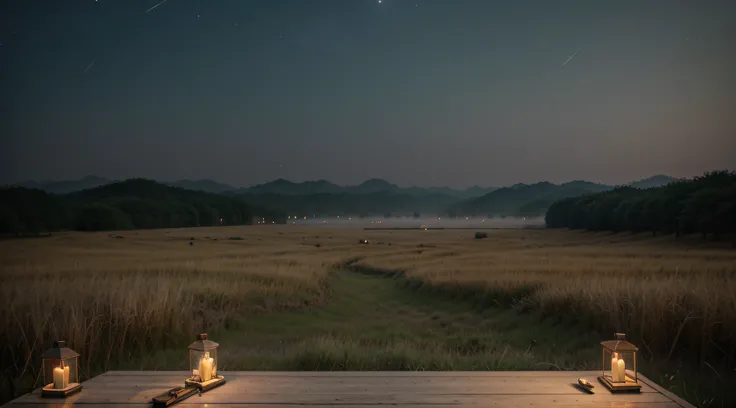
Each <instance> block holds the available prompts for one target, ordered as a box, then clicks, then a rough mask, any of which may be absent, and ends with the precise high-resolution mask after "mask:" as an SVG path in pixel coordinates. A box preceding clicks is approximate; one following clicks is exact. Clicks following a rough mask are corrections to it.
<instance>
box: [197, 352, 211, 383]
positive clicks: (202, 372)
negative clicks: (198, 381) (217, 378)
mask: <svg viewBox="0 0 736 408" xmlns="http://www.w3.org/2000/svg"><path fill="white" fill-rule="evenodd" d="M212 362H213V359H211V358H210V353H204V356H203V357H202V359H201V360H199V376H200V377H201V378H202V382H205V381H209V380H211V379H212Z"/></svg>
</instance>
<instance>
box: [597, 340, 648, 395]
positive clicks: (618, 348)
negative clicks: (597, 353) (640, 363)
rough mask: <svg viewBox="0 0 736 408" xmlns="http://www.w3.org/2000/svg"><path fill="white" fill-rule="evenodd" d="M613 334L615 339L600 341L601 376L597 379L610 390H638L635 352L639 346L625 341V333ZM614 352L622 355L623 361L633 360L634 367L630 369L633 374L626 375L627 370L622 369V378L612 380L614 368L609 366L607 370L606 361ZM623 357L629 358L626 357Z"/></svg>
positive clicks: (639, 387)
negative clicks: (620, 379)
mask: <svg viewBox="0 0 736 408" xmlns="http://www.w3.org/2000/svg"><path fill="white" fill-rule="evenodd" d="M615 336H616V340H606V341H602V342H601V347H602V351H601V353H602V359H601V360H602V361H601V376H600V377H598V381H600V382H601V383H602V384H603V385H605V386H606V388H608V389H609V390H610V391H611V392H621V391H640V390H641V384H640V383H639V371H638V368H637V365H636V353H637V352H638V351H639V348H638V347H636V346H635V345H633V344H631V343H629V342H628V341H626V335H625V334H624V333H616V334H615ZM614 353H615V354H618V355H619V356H622V359H623V360H624V361H627V360H630V361H633V363H634V367H633V370H630V371H631V372H633V376H630V375H628V374H627V371H629V370H626V369H624V372H623V376H624V380H623V381H614V378H613V369H614V368H613V367H610V369H609V370H606V361H610V360H611V358H612V357H613V354H614ZM625 357H629V358H628V359H627V358H625ZM607 371H608V373H607Z"/></svg>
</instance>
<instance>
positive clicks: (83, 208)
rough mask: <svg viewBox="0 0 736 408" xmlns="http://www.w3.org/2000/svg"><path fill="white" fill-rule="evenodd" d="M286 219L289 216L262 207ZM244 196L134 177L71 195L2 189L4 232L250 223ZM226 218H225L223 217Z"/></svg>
mask: <svg viewBox="0 0 736 408" xmlns="http://www.w3.org/2000/svg"><path fill="white" fill-rule="evenodd" d="M257 212H258V214H256V215H258V216H262V217H267V218H269V219H272V220H274V221H276V222H283V219H284V218H285V216H282V215H281V214H274V213H271V212H269V211H265V210H258V211H257ZM253 215H254V209H253V208H252V207H251V206H250V205H248V204H247V203H246V202H245V201H243V200H242V199H239V198H236V197H227V196H222V195H217V194H211V193H204V192H199V191H190V190H185V189H182V188H177V187H170V186H167V185H164V184H161V183H157V182H155V181H151V180H145V179H131V180H126V181H122V182H117V183H112V184H107V185H104V186H101V187H97V188H91V189H87V190H83V191H78V192H75V193H71V194H66V195H56V194H50V193H47V192H44V191H41V190H36V189H29V188H24V187H12V188H5V189H1V190H0V232H2V233H34V232H43V231H58V230H62V229H72V230H86V231H88V230H120V229H140V228H172V227H195V226H211V225H220V224H221V223H222V225H244V224H250V223H251V220H252V218H253ZM221 220H222V221H221Z"/></svg>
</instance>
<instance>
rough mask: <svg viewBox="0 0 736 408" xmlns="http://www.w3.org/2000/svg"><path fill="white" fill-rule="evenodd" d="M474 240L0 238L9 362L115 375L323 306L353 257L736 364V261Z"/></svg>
mask: <svg viewBox="0 0 736 408" xmlns="http://www.w3.org/2000/svg"><path fill="white" fill-rule="evenodd" d="M116 235H121V236H122V237H123V238H116ZM472 236H473V231H457V230H455V231H453V230H440V231H363V230H359V229H335V228H330V229H328V228H322V227H297V226H265V227H222V228H197V229H171V230H152V231H133V232H123V233H114V234H108V233H76V232H74V233H64V234H56V235H54V236H52V237H50V238H39V239H19V240H4V241H0V254H1V255H0V256H1V257H2V259H1V261H2V262H1V264H0V277H1V278H2V281H3V284H2V287H1V288H0V302H1V303H0V306H1V307H0V321H2V322H4V324H3V325H0V347H2V349H1V350H0V362H1V363H2V369H3V370H4V373H5V374H6V378H8V379H10V378H13V380H11V381H10V383H12V385H11V386H12V388H23V387H24V386H28V384H20V383H19V381H21V380H18V379H19V378H25V379H27V378H29V377H31V376H32V377H34V378H35V376H36V375H37V373H38V361H37V358H38V355H39V354H40V353H41V352H42V351H43V350H44V349H45V348H47V347H49V346H50V345H51V342H52V341H53V340H57V339H63V340H66V341H67V342H68V343H69V344H70V347H72V348H74V349H75V350H77V351H79V352H80V353H81V354H82V358H83V360H82V363H83V366H82V368H83V369H84V368H86V369H88V370H103V369H107V368H110V367H113V366H115V365H116V364H117V362H119V361H121V360H124V359H129V358H130V357H132V356H136V355H145V354H146V353H149V352H151V350H154V349H162V348H166V347H168V346H172V345H177V346H179V345H181V344H182V342H188V340H189V339H190V338H191V336H192V334H193V333H197V332H199V331H201V330H212V329H214V328H221V327H227V326H228V325H229V324H230V323H232V322H234V321H235V320H237V319H239V318H241V317H242V316H244V315H248V314H254V313H259V314H261V313H271V312H276V311H282V310H293V309H300V308H305V307H315V306H319V305H321V304H324V302H326V301H328V299H329V297H330V285H329V282H330V280H329V275H330V271H331V270H332V269H333V268H332V267H333V265H335V264H337V263H343V262H346V261H347V260H349V259H355V258H360V261H359V262H358V264H356V265H362V266H363V267H367V268H375V269H384V270H394V271H395V270H402V271H404V276H405V277H406V278H407V282H409V283H410V284H412V285H415V286H416V287H417V288H418V289H420V290H436V291H439V292H444V293H446V294H450V295H454V296H462V297H465V298H468V299H471V300H473V301H475V302H478V303H479V304H480V305H483V306H493V305H496V304H501V305H505V306H509V305H510V306H514V307H518V308H520V310H528V309H532V310H539V311H542V312H543V313H544V314H546V315H548V316H556V317H557V318H559V319H560V320H566V321H567V320H578V321H580V322H581V324H583V325H585V327H590V328H591V329H595V330H599V331H600V332H602V333H611V334H613V331H624V332H626V333H628V334H629V335H630V337H631V338H632V339H635V340H636V341H637V342H640V344H641V345H643V347H642V348H643V351H644V352H645V353H652V354H653V355H655V356H657V357H663V358H667V357H670V354H673V355H679V356H682V355H685V356H694V357H697V358H698V359H700V360H701V361H706V362H707V363H709V364H710V365H714V366H715V365H716V361H721V362H724V361H725V362H726V363H727V364H733V363H734V360H735V359H736V357H735V355H736V338H734V336H733V335H732V333H736V279H734V277H735V275H736V251H734V250H732V249H722V248H713V247H703V246H699V245H696V244H693V243H682V242H677V241H675V240H674V239H673V238H671V237H665V238H656V239H652V238H649V237H646V236H638V235H637V236H631V235H628V234H621V235H611V234H593V233H580V232H568V231H550V230H526V231H492V232H489V237H488V238H487V239H481V240H474V239H473V238H472ZM192 237H193V238H195V239H194V240H193V241H190V238H192ZM231 237H240V238H242V239H238V240H232V239H229V238H231ZM361 238H367V239H369V240H370V241H371V245H357V243H358V240H359V239H361ZM190 242H193V245H189V243H190ZM355 324H360V322H355ZM23 373H25V375H19V374H23ZM37 385H38V383H37ZM7 386H8V383H6V384H3V387H7Z"/></svg>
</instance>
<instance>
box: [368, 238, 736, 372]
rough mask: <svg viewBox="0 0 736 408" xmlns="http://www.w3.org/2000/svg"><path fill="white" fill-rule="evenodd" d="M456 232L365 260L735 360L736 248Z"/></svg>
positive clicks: (652, 346)
mask: <svg viewBox="0 0 736 408" xmlns="http://www.w3.org/2000/svg"><path fill="white" fill-rule="evenodd" d="M453 235H457V233H456V232H452V233H449V232H448V233H447V234H446V235H445V236H442V237H441V238H440V236H439V235H438V236H436V237H433V236H432V235H431V234H430V233H428V234H427V235H426V239H424V240H423V246H422V247H417V248H411V249H397V250H395V251H394V252H392V253H386V254H382V255H381V256H380V257H366V258H364V259H363V260H362V261H361V262H360V264H362V265H363V266H368V267H372V268H378V269H383V270H402V271H404V272H405V273H404V276H405V277H406V278H407V279H408V280H409V281H413V282H414V283H415V286H419V287H421V288H424V289H431V290H437V291H442V292H447V293H450V294H454V295H458V296H464V297H470V298H471V299H474V300H475V301H476V302H479V303H481V304H482V305H484V306H490V305H494V304H500V305H513V306H515V307H517V308H519V309H520V310H528V309H533V310H539V311H541V312H542V313H543V314H545V315H548V316H554V317H556V318H559V319H561V320H576V321H579V322H581V323H582V324H583V325H584V327H589V328H592V329H594V330H598V331H600V332H602V333H608V332H610V333H611V335H612V334H613V332H614V331H621V332H625V333H628V334H629V337H630V338H633V339H634V340H635V341H636V342H638V343H639V344H641V345H642V346H643V347H642V349H643V350H642V351H643V352H644V353H645V354H646V355H653V356H654V357H657V358H663V359H669V358H672V357H673V356H674V355H676V354H679V356H681V357H688V358H693V359H694V360H697V361H699V362H702V361H705V362H706V363H708V364H710V365H712V366H717V365H721V364H720V363H722V362H726V363H727V364H733V363H734V362H736V337H734V336H733V333H736V279H734V278H736V251H734V250H732V249H730V248H728V249H726V248H715V247H705V246H702V245H698V244H696V243H694V242H693V241H689V242H678V241H676V240H675V239H674V238H672V237H665V238H659V239H652V238H650V237H647V236H643V235H642V236H631V235H629V234H620V235H614V234H609V233H605V234H597V233H582V232H570V231H553V230H541V231H505V232H496V233H491V234H489V238H488V239H483V240H475V241H472V240H469V239H468V237H467V236H455V237H454V236H453ZM465 235H468V234H465ZM417 282H418V284H416V283H417ZM678 352H679V353H678Z"/></svg>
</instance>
